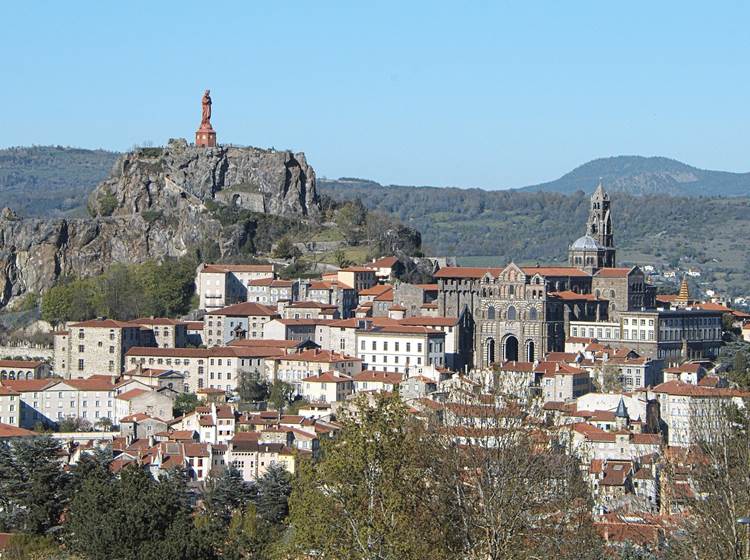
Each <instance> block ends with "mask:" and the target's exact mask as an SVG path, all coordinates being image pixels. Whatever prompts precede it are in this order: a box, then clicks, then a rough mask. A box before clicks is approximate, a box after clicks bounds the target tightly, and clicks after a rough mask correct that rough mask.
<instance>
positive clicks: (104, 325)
mask: <svg viewBox="0 0 750 560" xmlns="http://www.w3.org/2000/svg"><path fill="white" fill-rule="evenodd" d="M68 327H70V328H79V327H91V328H98V329H136V328H138V325H134V324H132V323H127V322H125V321H115V320H114V319H91V320H89V321H81V322H80V323H73V324H70V325H68Z"/></svg>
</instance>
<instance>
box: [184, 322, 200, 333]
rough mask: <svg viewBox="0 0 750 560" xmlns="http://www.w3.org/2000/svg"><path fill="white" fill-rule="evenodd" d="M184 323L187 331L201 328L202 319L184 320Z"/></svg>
mask: <svg viewBox="0 0 750 560" xmlns="http://www.w3.org/2000/svg"><path fill="white" fill-rule="evenodd" d="M185 324H186V325H187V330H189V331H202V330H203V321H185Z"/></svg>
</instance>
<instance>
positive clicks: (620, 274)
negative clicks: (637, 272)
mask: <svg viewBox="0 0 750 560" xmlns="http://www.w3.org/2000/svg"><path fill="white" fill-rule="evenodd" d="M633 268H635V267H631V268H624V267H622V268H600V269H599V270H597V271H596V272H595V273H594V276H598V277H599V278H627V276H628V275H629V274H630V271H631V270H633Z"/></svg>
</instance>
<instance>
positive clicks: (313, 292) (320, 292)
mask: <svg viewBox="0 0 750 560" xmlns="http://www.w3.org/2000/svg"><path fill="white" fill-rule="evenodd" d="M300 299H301V300H304V301H317V302H318V303H323V304H326V305H335V306H336V308H337V309H338V314H339V317H342V318H344V319H346V318H349V317H352V316H353V315H354V310H355V309H356V308H357V290H355V289H354V288H353V287H351V286H350V285H348V284H344V283H342V282H339V281H338V280H318V281H312V282H309V283H308V284H306V285H305V286H304V293H300Z"/></svg>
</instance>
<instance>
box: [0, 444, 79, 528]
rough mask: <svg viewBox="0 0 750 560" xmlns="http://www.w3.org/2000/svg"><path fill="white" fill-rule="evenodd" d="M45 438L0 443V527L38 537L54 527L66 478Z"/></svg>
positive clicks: (55, 451)
mask: <svg viewBox="0 0 750 560" xmlns="http://www.w3.org/2000/svg"><path fill="white" fill-rule="evenodd" d="M59 452H60V443H59V442H58V441H56V440H53V439H52V438H51V437H49V436H39V437H33V438H29V439H20V440H18V441H14V442H13V444H9V443H8V442H7V441H3V442H0V525H2V526H3V527H4V528H5V529H6V530H7V529H15V530H17V531H24V532H28V533H33V534H41V533H43V532H45V531H47V530H48V529H50V528H52V527H55V526H57V525H58V523H59V520H60V515H61V513H62V511H63V508H64V507H65V502H66V500H65V496H66V494H65V491H66V490H65V489H66V484H67V480H68V477H67V475H66V474H65V472H64V471H63V468H62V464H61V463H60V461H59Z"/></svg>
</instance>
